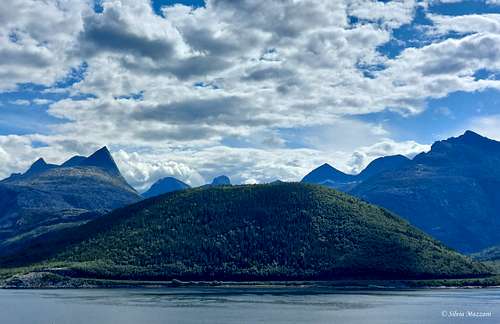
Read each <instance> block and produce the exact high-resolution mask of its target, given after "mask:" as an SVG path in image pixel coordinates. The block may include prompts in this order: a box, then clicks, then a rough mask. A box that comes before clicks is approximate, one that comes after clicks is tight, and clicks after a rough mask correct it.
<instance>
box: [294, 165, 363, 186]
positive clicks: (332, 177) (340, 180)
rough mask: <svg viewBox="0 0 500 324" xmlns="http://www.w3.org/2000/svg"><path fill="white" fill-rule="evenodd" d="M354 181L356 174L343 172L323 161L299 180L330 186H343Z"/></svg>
mask: <svg viewBox="0 0 500 324" xmlns="http://www.w3.org/2000/svg"><path fill="white" fill-rule="evenodd" d="M355 181H356V176H354V175H351V174H345V173H344V172H342V171H339V170H337V169H335V168H334V167H332V166H331V165H330V164H328V163H325V164H323V165H321V166H319V167H317V168H316V169H314V170H312V171H311V172H310V173H308V174H307V175H306V176H305V177H304V178H303V179H302V181H301V182H303V183H313V184H320V185H324V186H327V187H331V188H343V187H345V186H346V185H349V184H351V183H353V182H355Z"/></svg>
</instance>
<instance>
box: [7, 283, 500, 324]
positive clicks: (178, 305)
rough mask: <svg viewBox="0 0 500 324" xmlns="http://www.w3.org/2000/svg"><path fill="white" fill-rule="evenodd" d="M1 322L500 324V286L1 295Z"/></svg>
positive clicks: (16, 292)
mask: <svg viewBox="0 0 500 324" xmlns="http://www.w3.org/2000/svg"><path fill="white" fill-rule="evenodd" d="M467 311H472V312H485V313H486V317H481V318H478V317H471V315H470V314H467ZM454 312H455V313H454ZM461 313H463V316H461ZM488 313H491V316H488ZM483 315H484V314H483ZM0 323H2V324H3V323H6V324H159V323H161V324H165V323H217V324H225V323H287V324H288V323H342V324H351V323H381V324H382V323H383V324H387V323H419V324H420V323H500V289H450V290H444V289H433V290H416V291H415V290H414V291H336V292H335V291H331V290H324V289H323V290H322V289H291V288H273V289H257V288H251V289H250V288H246V289H239V288H204V289H191V288H182V289H181V288H180V289H116V290H0Z"/></svg>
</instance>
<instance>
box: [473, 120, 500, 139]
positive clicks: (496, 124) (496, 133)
mask: <svg viewBox="0 0 500 324" xmlns="http://www.w3.org/2000/svg"><path fill="white" fill-rule="evenodd" d="M467 129H470V130H473V131H475V132H477V133H479V134H481V135H483V136H486V137H489V138H492V139H495V140H497V141H500V115H489V116H481V117H476V118H473V119H472V120H471V121H470V122H469V125H468V126H467Z"/></svg>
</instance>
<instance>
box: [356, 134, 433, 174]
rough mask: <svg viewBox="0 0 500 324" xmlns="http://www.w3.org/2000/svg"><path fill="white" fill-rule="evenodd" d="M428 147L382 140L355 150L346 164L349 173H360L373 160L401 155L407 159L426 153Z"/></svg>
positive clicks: (415, 143)
mask: <svg viewBox="0 0 500 324" xmlns="http://www.w3.org/2000/svg"><path fill="white" fill-rule="evenodd" d="M430 148H431V147H430V145H422V144H419V143H417V142H415V141H405V142H395V141H393V140H391V139H384V140H382V141H380V142H378V143H376V144H374V145H370V146H364V147H361V148H359V149H358V150H356V151H355V152H354V153H353V154H352V157H351V159H350V161H349V162H348V164H349V167H350V168H351V173H359V172H361V171H362V170H363V169H364V168H365V167H366V166H367V165H368V164H369V163H370V162H372V161H373V160H375V159H377V158H379V157H383V156H389V155H397V154H401V155H404V156H406V157H408V158H413V157H414V156H415V155H417V154H419V153H422V152H427V151H429V150H430Z"/></svg>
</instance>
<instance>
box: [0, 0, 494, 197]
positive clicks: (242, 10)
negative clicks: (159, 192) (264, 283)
mask: <svg viewBox="0 0 500 324" xmlns="http://www.w3.org/2000/svg"><path fill="white" fill-rule="evenodd" d="M101 4H102V8H103V10H102V12H95V11H94V10H92V3H91V1H87V0H69V1H64V2H61V1H56V0H46V1H28V0H16V1H13V4H12V6H10V7H9V9H8V10H5V11H2V12H0V65H1V66H2V69H0V71H1V72H0V91H1V90H11V89H14V88H15V87H16V85H17V84H19V83H25V82H31V83H36V84H43V85H46V86H50V89H49V90H50V91H53V92H59V93H60V94H61V93H64V94H66V95H62V94H61V97H62V99H58V100H54V102H49V101H47V100H44V99H35V100H32V103H34V104H37V105H49V109H48V114H50V115H51V117H55V118H59V119H60V123H57V124H54V125H50V127H49V128H50V134H49V135H45V136H41V135H37V134H31V135H23V136H18V137H3V142H2V146H0V147H1V148H2V150H1V151H0V159H2V160H1V161H0V163H1V166H0V173H2V174H4V175H5V174H7V173H8V172H10V171H13V170H19V169H22V168H25V167H26V166H27V164H28V163H27V162H23V161H25V160H33V159H34V158H35V157H38V155H42V154H44V155H45V156H47V157H48V158H52V159H54V162H60V161H59V160H60V159H61V157H62V156H64V157H67V156H69V155H71V154H74V153H75V154H76V153H79V154H88V153H91V152H88V151H89V150H91V149H94V148H98V147H100V146H102V145H105V144H106V145H108V146H110V147H111V148H112V150H113V153H114V154H115V155H116V157H117V160H118V161H119V164H120V167H121V168H122V169H123V172H124V174H125V176H126V178H127V179H128V180H129V181H130V182H131V183H133V184H134V185H135V186H136V187H138V188H139V189H140V190H142V189H144V188H145V187H147V186H148V185H150V184H151V183H152V182H153V181H155V180H156V179H158V178H159V177H161V176H167V175H171V176H176V177H179V178H181V179H182V180H184V181H186V182H188V183H191V184H200V183H202V182H204V181H209V180H210V179H211V177H213V176H216V175H219V174H221V173H226V174H228V175H229V176H231V177H232V178H233V179H234V181H235V182H241V183H246V182H256V181H257V182H266V181H273V180H276V179H277V178H279V179H282V180H298V179H300V178H301V177H302V176H303V175H304V174H305V173H307V171H308V170H309V169H310V168H312V167H314V166H315V165H316V164H321V163H323V162H329V163H332V164H334V165H335V166H336V167H338V168H340V169H342V170H344V171H359V170H360V168H362V167H364V166H365V165H366V164H367V163H369V161H371V160H372V159H374V158H376V157H378V156H381V155H385V154H396V153H401V154H406V155H412V154H414V153H415V152H417V151H420V150H424V149H425V148H426V146H422V145H420V144H418V143H415V142H398V141H396V140H394V139H391V138H392V134H391V133H390V131H389V130H387V129H384V128H383V127H381V126H380V125H378V124H376V123H370V122H366V121H362V120H363V119H362V118H358V117H359V116H360V115H368V114H375V113H380V112H383V111H386V110H391V111H393V112H397V113H399V114H402V115H404V116H412V115H415V114H418V113H420V112H421V111H423V110H424V109H425V108H426V105H425V103H426V100H428V99H429V98H442V97H445V96H447V95H448V94H450V93H452V92H455V91H477V90H483V89H486V88H499V87H500V84H499V81H498V80H495V79H494V78H490V79H482V80H481V79H477V78H475V76H474V75H475V73H476V72H477V71H479V70H482V69H488V70H490V71H498V70H500V65H499V64H500V63H499V62H500V56H499V54H498V53H500V34H499V27H498V26H499V23H498V21H499V19H498V15H496V14H487V15H467V16H456V17H450V16H441V15H436V14H432V15H431V14H427V17H428V18H429V19H430V20H431V21H432V22H433V26H427V29H426V32H427V33H428V35H429V36H432V37H433V38H432V39H431V41H430V42H429V44H427V45H425V46H420V47H414V48H406V49H403V50H402V51H401V52H400V53H399V54H398V55H397V56H396V57H391V56H388V55H385V54H384V53H383V51H381V50H380V48H381V46H383V45H384V44H387V43H388V42H389V41H391V40H393V39H394V38H393V37H394V30H395V29H396V28H399V27H401V26H404V25H406V24H410V23H412V21H413V20H414V17H415V13H416V11H417V9H418V8H419V6H420V7H422V6H423V7H424V8H425V5H422V3H421V2H417V1H413V0H406V1H403V0H400V1H391V2H381V1H374V0H355V1H320V0H306V1H292V0H284V1H271V2H270V1H264V0H251V1H250V0H239V1H229V0H208V1H206V6H205V7H200V8H192V7H189V6H184V5H180V4H177V5H170V6H164V7H163V8H162V14H163V15H157V14H156V13H155V12H154V11H153V10H152V8H151V2H150V1H149V0H103V1H101ZM250 13H251V14H250ZM449 33H458V35H456V37H454V38H453V39H452V38H448V37H446V35H447V34H449ZM83 62H85V66H86V68H85V71H84V72H83V73H82V75H81V79H78V80H76V81H75V82H74V83H73V84H70V85H69V86H68V87H67V88H65V89H63V90H61V89H58V88H57V84H55V83H54V82H55V81H56V80H59V79H61V78H62V77H64V75H66V74H67V73H68V72H69V71H70V68H71V67H75V66H80V65H82V64H83ZM49 90H47V91H49ZM20 108H22V107H20ZM450 109H452V107H450ZM450 113H453V111H450ZM16 141H21V142H22V143H23V144H22V145H20V146H19V147H20V148H22V149H19V148H17V149H16V148H15V146H16V145H17V144H15V143H17V142H16ZM35 141H36V143H37V145H34V144H33V143H35ZM13 143H14V144H13ZM40 143H41V144H42V146H40ZM352 152H355V154H354V156H352ZM10 160H12V161H14V162H11V161H10ZM30 162H31V161H30Z"/></svg>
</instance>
